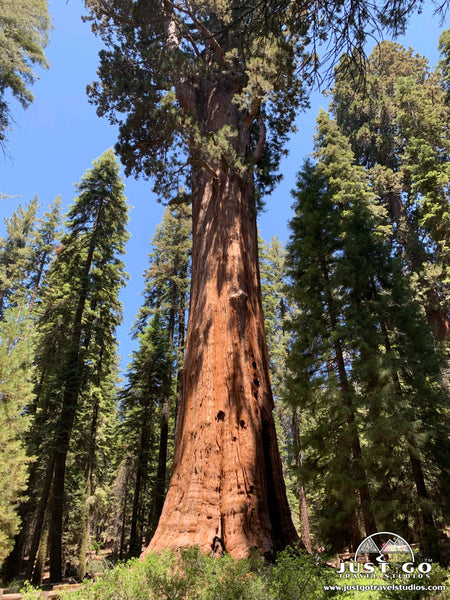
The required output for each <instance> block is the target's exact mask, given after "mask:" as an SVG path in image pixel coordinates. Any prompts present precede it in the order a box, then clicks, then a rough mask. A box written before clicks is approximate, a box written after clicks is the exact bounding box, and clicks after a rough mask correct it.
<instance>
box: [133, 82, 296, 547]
mask: <svg viewBox="0 0 450 600" xmlns="http://www.w3.org/2000/svg"><path fill="white" fill-rule="evenodd" d="M227 92H228V98H227V99H226V100H227V101H225V104H226V105H227V106H228V108H227V106H225V108H224V106H223V104H224V103H223V102H222V101H223V96H220V94H217V95H216V96H215V95H214V93H213V92H212V93H211V94H210V95H209V96H208V102H207V106H205V109H206V110H205V112H204V114H207V115H210V117H211V121H210V122H209V128H210V130H213V131H218V129H219V128H220V127H221V126H222V124H223V121H222V122H221V119H225V122H228V123H229V122H230V120H229V119H230V114H233V112H234V114H236V112H237V111H236V109H234V108H232V107H233V105H232V102H231V98H232V94H233V90H227ZM233 124H234V125H235V127H236V129H237V131H238V132H239V135H238V136H237V141H236V145H237V148H236V149H237V151H238V152H239V154H240V155H241V156H242V155H244V153H245V151H246V146H247V144H248V126H247V130H246V129H245V127H244V126H243V124H242V121H241V122H240V123H239V122H236V121H235V122H234V123H233ZM213 169H214V171H215V173H216V176H214V175H213V174H212V173H211V169H197V168H195V169H194V172H193V259H192V260H193V265H192V273H193V275H192V283H191V297H190V309H189V323H188V332H187V341H186V356H185V363H184V370H183V395H182V402H181V407H180V418H179V427H178V431H177V438H176V448H175V458H174V465H173V471H172V478H171V482H170V485H169V490H168V493H167V497H166V501H165V504H164V508H163V512H162V514H161V518H160V520H159V524H158V528H157V530H156V532H155V535H154V537H153V539H152V541H151V543H150V545H149V547H148V548H147V550H146V551H145V552H144V554H145V553H146V552H148V551H150V550H154V551H159V550H161V549H163V548H174V549H177V548H180V547H183V546H191V545H198V546H199V547H200V548H201V549H202V551H204V552H218V553H220V552H227V553H230V554H231V555H232V556H234V557H236V558H241V557H244V556H247V555H248V554H249V552H250V550H251V549H252V548H257V549H258V550H259V551H260V552H262V553H264V554H267V555H270V554H272V553H273V552H274V551H276V550H278V549H281V548H283V547H284V546H286V545H287V544H293V543H295V542H297V541H298V535H297V532H296V530H295V528H294V526H293V524H292V520H291V515H290V511H289V506H288V503H287V498H286V490H285V485H284V480H283V474H282V467H281V460H280V456H279V451H278V445H277V439H276V433H275V426H274V421H273V418H272V408H273V400H272V394H271V388H270V380H269V370H268V358H267V350H266V340H265V333H264V318H263V312H262V303H261V288H260V282H259V269H258V250H257V229H256V211H255V204H254V186H253V181H252V178H251V177H250V176H248V175H247V176H241V175H240V174H238V173H236V172H235V171H234V170H233V169H229V170H227V169H225V168H224V167H223V166H222V165H221V164H219V163H217V164H215V165H213Z"/></svg>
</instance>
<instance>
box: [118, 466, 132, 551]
mask: <svg viewBox="0 0 450 600" xmlns="http://www.w3.org/2000/svg"><path fill="white" fill-rule="evenodd" d="M130 469H131V465H130V460H129V457H128V458H127V460H126V463H125V490H124V496H123V506H122V526H121V529H120V546H119V560H122V559H123V554H124V549H125V529H126V522H127V508H128V481H129V479H130Z"/></svg>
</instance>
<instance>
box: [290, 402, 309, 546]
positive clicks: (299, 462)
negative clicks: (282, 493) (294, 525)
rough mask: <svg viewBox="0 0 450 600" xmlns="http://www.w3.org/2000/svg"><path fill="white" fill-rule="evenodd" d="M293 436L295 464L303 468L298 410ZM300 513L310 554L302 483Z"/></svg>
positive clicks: (303, 535)
mask: <svg viewBox="0 0 450 600" xmlns="http://www.w3.org/2000/svg"><path fill="white" fill-rule="evenodd" d="M292 434H293V437H294V455H295V464H296V466H297V467H302V466H303V453H302V449H301V447H300V424H299V419H298V414H297V409H295V408H294V409H293V410H292ZM298 494H299V513H300V522H301V524H302V532H301V533H302V540H303V542H304V544H305V547H306V549H307V550H308V552H310V553H311V552H312V544H311V531H310V527H309V515H308V502H307V498H306V490H305V486H304V485H303V483H300V485H299V489H298Z"/></svg>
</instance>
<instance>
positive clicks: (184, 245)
mask: <svg viewBox="0 0 450 600" xmlns="http://www.w3.org/2000/svg"><path fill="white" fill-rule="evenodd" d="M191 230H192V227H191V207H190V205H189V204H187V203H178V202H173V203H171V204H170V205H169V206H168V207H167V208H166V210H165V211H164V216H163V219H162V222H161V224H160V225H158V226H157V229H156V232H155V234H154V236H153V237H152V240H151V243H152V251H151V252H150V254H149V261H150V265H149V268H148V270H147V271H146V273H145V277H146V284H145V290H144V304H143V306H142V307H141V309H140V310H139V313H138V316H137V319H136V323H135V326H134V336H135V337H137V338H138V340H139V348H138V350H137V351H136V352H135V353H134V355H133V361H132V364H131V366H130V370H129V373H128V382H127V384H126V387H125V389H124V392H123V402H122V412H123V424H124V429H125V430H126V432H128V433H123V435H124V436H125V437H126V438H127V439H128V442H129V443H128V445H127V458H128V459H133V460H134V464H135V471H136V475H135V481H134V486H135V488H134V500H133V503H132V514H131V516H130V523H131V539H130V553H131V555H136V554H140V552H141V546H142V540H143V539H145V540H146V543H148V540H149V539H150V538H151V536H152V535H153V533H154V531H155V529H156V526H157V524H158V519H159V516H160V513H161V510H162V505H163V502H164V496H165V491H166V486H167V481H166V479H167V476H166V474H167V470H168V469H167V467H168V460H169V450H170V445H171V444H170V438H169V433H170V423H172V425H174V424H175V421H176V408H177V405H178V397H179V394H180V392H181V390H180V385H181V373H182V366H183V353H184V339H185V320H186V309H187V292H188V284H189V264H190V254H191ZM158 365H159V366H158ZM144 367H145V368H144ZM155 369H156V370H155ZM164 369H165V373H164V377H163V371H164ZM153 372H154V374H153V375H151V373H153ZM158 373H159V375H158ZM157 376H159V377H160V378H161V377H163V383H164V385H162V384H161V383H159V384H158V383H157V381H156V380H155V377H157ZM155 381H156V383H155ZM142 411H143V413H144V416H145V418H143V416H142V414H141V412H142ZM171 417H172V419H171ZM141 438H142V443H141V444H140V443H139V440H140V439H141ZM130 440H134V441H133V442H132V443H131V442H130ZM130 443H131V446H130ZM124 460H125V457H124Z"/></svg>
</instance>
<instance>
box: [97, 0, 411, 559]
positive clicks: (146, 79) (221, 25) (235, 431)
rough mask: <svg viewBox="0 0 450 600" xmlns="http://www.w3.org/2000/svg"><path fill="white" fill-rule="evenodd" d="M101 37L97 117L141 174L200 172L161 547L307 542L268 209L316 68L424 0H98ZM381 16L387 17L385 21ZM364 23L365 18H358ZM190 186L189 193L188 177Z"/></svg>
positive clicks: (172, 180) (160, 185)
mask: <svg viewBox="0 0 450 600" xmlns="http://www.w3.org/2000/svg"><path fill="white" fill-rule="evenodd" d="M86 5H87V6H88V8H89V9H90V14H91V18H92V20H93V27H94V30H95V31H96V32H97V33H98V34H99V35H100V36H101V37H102V38H103V39H104V41H105V43H106V45H107V49H106V50H104V51H102V52H101V64H100V69H99V77H100V82H99V83H96V84H94V85H93V86H92V87H91V88H90V96H91V100H92V101H93V102H94V103H96V104H97V107H98V113H99V114H100V115H106V116H108V117H109V119H110V120H111V121H112V122H114V123H118V124H119V126H120V134H119V142H118V144H117V150H118V152H119V154H120V156H121V159H122V161H123V163H124V164H125V166H126V171H127V173H128V174H130V173H134V174H138V173H143V174H144V175H145V176H156V178H157V185H156V188H157V190H158V191H159V192H160V193H165V194H166V195H168V194H169V193H171V190H170V187H171V186H172V187H173V186H175V187H176V188H177V187H178V186H179V185H181V184H182V183H183V181H184V178H185V177H188V178H189V179H190V181H189V187H190V189H192V196H193V199H192V205H193V210H192V212H193V254H192V284H191V296H190V310H189V324H188V333H187V344H186V357H185V364H184V373H183V378H184V381H183V400H182V406H181V412H180V423H179V429H178V434H177V441H176V450H175V461H174V467H173V475H172V480H171V483H170V486H169V490H168V494H167V498H166V502H165V506H164V509H163V512H162V515H161V519H160V522H159V526H158V529H157V531H156V533H155V536H154V537H153V540H152V542H151V545H150V548H151V549H154V550H158V549H161V548H162V547H167V546H169V547H179V546H185V545H191V544H199V545H200V546H201V547H202V548H203V549H204V550H205V551H211V549H213V550H215V551H223V550H225V551H227V552H230V553H231V554H233V555H234V556H243V555H246V554H247V553H248V552H249V550H250V548H252V547H257V548H259V549H260V550H261V551H262V552H266V553H271V552H273V551H274V550H275V549H277V548H279V547H282V546H283V545H285V544H289V543H293V542H295V541H296V540H297V534H296V532H295V529H294V527H293V525H292V521H291V518H290V514H289V509H288V504H287V500H286V493H285V486H284V482H283V475H282V470H281V462H280V457H279V452H278V447H277V440H276V435H275V427H274V423H273V418H272V408H273V401H272V394H271V390H270V381H269V373H268V359H267V350H266V344H265V334H264V323H263V313H262V308H261V291H260V283H259V274H258V255H257V230H256V205H257V198H258V196H259V194H261V193H263V192H265V191H268V190H270V189H271V187H272V186H273V184H274V181H275V179H276V177H275V176H273V175H272V173H273V172H274V170H276V166H277V163H278V161H279V158H280V155H281V153H282V149H283V142H284V141H285V139H286V137H287V135H288V133H289V131H290V130H291V128H292V124H293V120H294V117H295V114H296V111H297V109H299V107H301V106H304V105H305V104H306V101H305V87H304V82H305V80H306V79H307V77H308V75H309V74H310V73H311V72H312V70H313V69H314V63H315V60H314V59H313V58H312V57H314V56H315V54H314V53H312V54H311V55H309V54H308V53H307V52H306V50H305V47H306V46H307V45H308V44H309V43H310V42H311V40H319V39H324V38H326V37H327V34H329V38H330V36H331V39H330V41H331V44H332V45H333V47H334V48H335V49H336V50H337V52H339V51H340V50H341V49H342V46H343V44H344V45H345V44H346V43H347V42H351V41H353V42H355V43H358V44H359V43H361V42H362V41H363V38H364V34H365V33H367V31H366V32H365V31H364V29H365V28H366V25H367V28H366V29H367V30H371V29H373V27H374V26H375V21H377V22H380V19H381V22H382V23H383V24H387V25H391V26H394V28H395V27H397V26H402V25H403V17H402V15H404V14H405V13H406V14H407V13H408V11H410V10H411V8H412V7H414V6H415V3H414V2H413V3H409V2H402V1H400V2H397V3H395V5H392V4H391V3H390V2H388V3H386V5H384V3H381V5H380V6H375V7H373V6H372V8H371V10H372V12H371V13H370V14H369V8H368V6H367V3H366V2H352V3H349V4H347V3H346V2H341V1H338V2H333V3H312V2H311V3H308V2H306V3H305V4H299V3H294V2H292V3H291V2H289V1H288V0H282V1H272V2H268V3H265V2H257V3H251V2H242V1H238V0H234V1H230V0H219V1H217V0H214V1H213V0H201V1H198V0H195V1H192V2H191V1H187V0H145V1H143V0H137V1H133V0H125V1H124V0H120V1H118V0H113V1H111V2H108V3H105V2H103V1H101V0H86ZM380 15H382V17H380ZM355 24H356V25H355ZM175 192H176V193H177V192H178V190H177V189H176V190H175Z"/></svg>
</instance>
